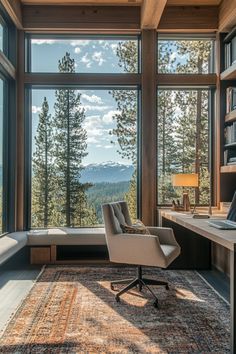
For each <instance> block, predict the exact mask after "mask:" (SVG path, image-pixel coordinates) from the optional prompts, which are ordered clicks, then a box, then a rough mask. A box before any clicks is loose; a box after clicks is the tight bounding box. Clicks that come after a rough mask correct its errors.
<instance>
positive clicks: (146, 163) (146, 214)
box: [141, 30, 157, 225]
mask: <svg viewBox="0 0 236 354" xmlns="http://www.w3.org/2000/svg"><path fill="white" fill-rule="evenodd" d="M156 48H157V35H156V30H143V31H142V124H141V132H142V137H141V141H142V143H141V146H142V151H141V157H142V168H141V216H142V220H143V222H144V223H145V224H146V225H155V224H156V199H157V198H156V189H157V188H156V177H157V176H156V173H157V168H156V164H157V162H156V160H157V146H156V145H157V144H156V135H157V131H156V121H157V116H156V102H157V90H156V71H157V70H156V51H157V49H156Z"/></svg>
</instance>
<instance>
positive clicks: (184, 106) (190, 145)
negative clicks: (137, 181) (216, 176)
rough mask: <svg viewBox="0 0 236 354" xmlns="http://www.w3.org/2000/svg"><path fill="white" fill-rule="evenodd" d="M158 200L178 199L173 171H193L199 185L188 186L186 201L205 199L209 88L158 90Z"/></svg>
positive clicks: (206, 191) (207, 183)
mask: <svg viewBox="0 0 236 354" xmlns="http://www.w3.org/2000/svg"><path fill="white" fill-rule="evenodd" d="M157 139H158V153H157V158H158V204H160V205H161V204H171V203H172V200H173V199H176V198H179V199H181V196H182V193H183V190H182V188H181V187H173V186H172V183H171V176H172V175H173V174H176V173H197V174H198V175H199V188H189V193H190V202H191V203H192V204H193V203H196V204H208V203H209V186H210V178H209V172H208V164H209V151H208V150H209V147H208V145H209V90H207V89H205V90H204V89H198V90H197V89H186V90H181V89H179V90H178V89H177V90H176V89H173V90H171V89H160V90H158V132H157Z"/></svg>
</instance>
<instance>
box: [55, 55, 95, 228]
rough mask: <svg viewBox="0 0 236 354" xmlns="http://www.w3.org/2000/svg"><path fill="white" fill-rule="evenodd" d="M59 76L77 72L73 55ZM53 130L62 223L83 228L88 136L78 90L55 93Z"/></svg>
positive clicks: (65, 60) (67, 57)
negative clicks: (84, 165)
mask: <svg viewBox="0 0 236 354" xmlns="http://www.w3.org/2000/svg"><path fill="white" fill-rule="evenodd" d="M58 67H59V72H60V73H74V72H75V62H74V59H71V58H70V54H69V53H66V55H65V56H64V57H63V58H62V60H59V66H58ZM55 95H56V103H55V105H54V109H55V116H54V128H55V131H56V135H55V155H54V156H55V168H56V176H57V188H58V191H59V200H60V205H61V208H60V213H61V217H62V220H60V222H62V224H64V225H66V226H80V225H83V220H84V218H85V217H86V212H85V209H84V205H85V204H86V190H87V189H88V188H89V187H90V185H88V184H82V183H80V181H79V180H80V177H81V171H82V169H83V166H82V161H83V158H84V157H85V156H86V155H87V154H88V153H87V152H86V149H87V143H86V140H87V133H86V130H85V129H84V128H83V122H84V120H85V111H84V108H82V107H81V100H80V98H81V94H79V93H78V92H77V91H76V90H74V89H70V88H66V89H64V88H63V89H59V90H57V91H56V93H55Z"/></svg>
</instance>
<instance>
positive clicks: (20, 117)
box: [16, 31, 25, 230]
mask: <svg viewBox="0 0 236 354" xmlns="http://www.w3.org/2000/svg"><path fill="white" fill-rule="evenodd" d="M17 55H18V58H17V59H18V60H17V117H16V134H17V137H16V156H17V166H16V170H17V171H16V175H17V179H16V180H17V198H16V218H17V222H16V225H17V230H24V226H25V225H24V101H25V95H24V32H23V31H18V46H17Z"/></svg>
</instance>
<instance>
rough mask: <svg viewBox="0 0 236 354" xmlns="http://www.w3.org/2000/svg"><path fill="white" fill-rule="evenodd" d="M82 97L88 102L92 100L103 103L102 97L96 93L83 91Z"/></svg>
mask: <svg viewBox="0 0 236 354" xmlns="http://www.w3.org/2000/svg"><path fill="white" fill-rule="evenodd" d="M81 98H82V99H84V100H85V101H87V102H90V103H96V104H102V99H101V97H99V96H96V95H91V96H89V95H87V94H86V93H83V94H82V95H81Z"/></svg>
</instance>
